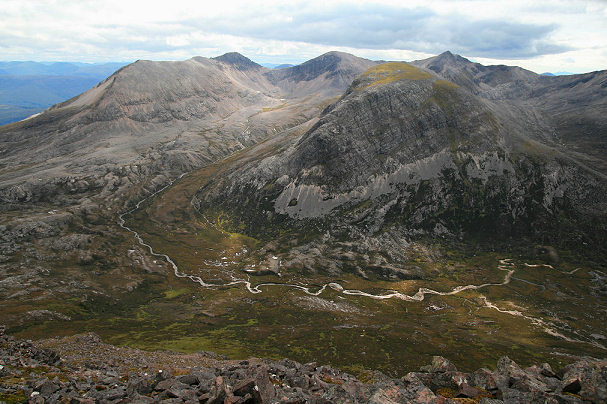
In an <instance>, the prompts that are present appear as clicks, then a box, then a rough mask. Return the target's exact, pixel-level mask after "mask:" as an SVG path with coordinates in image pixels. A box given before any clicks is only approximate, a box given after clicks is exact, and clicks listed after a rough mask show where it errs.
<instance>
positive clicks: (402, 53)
mask: <svg viewBox="0 0 607 404" xmlns="http://www.w3.org/2000/svg"><path fill="white" fill-rule="evenodd" d="M0 20H1V21H2V24H0V60H67V61H69V60H71V61H109V60H113V61H128V60H135V59H144V58H145V59H155V60H161V59H186V58H189V57H192V56H196V55H202V56H216V55H218V54H221V53H224V52H228V51H238V52H241V53H243V54H245V55H246V56H248V57H250V58H251V59H253V60H255V61H258V62H274V63H279V62H286V63H297V62H301V61H304V60H306V59H308V58H311V57H314V56H318V55H319V54H321V53H323V52H326V51H329V50H334V49H336V50H343V51H347V52H350V53H354V54H356V55H359V56H363V57H369V58H373V59H386V60H394V59H400V60H412V59H417V58H423V57H427V56H430V55H432V54H437V53H440V52H442V51H445V50H447V49H448V50H451V51H452V52H455V53H460V54H462V55H463V56H466V57H468V58H471V59H474V60H478V61H481V62H483V63H503V64H517V65H520V66H523V67H526V68H528V69H531V70H534V71H538V72H543V71H562V70H566V71H572V72H582V71H589V70H598V69H604V68H607V41H605V39H604V38H607V24H605V21H606V20H607V2H604V1H591V0H588V1H582V0H580V1H566V0H542V1H534V2H528V1H524V0H510V1H508V2H504V1H498V0H485V1H483V0H465V1H451V0H437V1H428V0H425V1H421V0H420V1H418V0H412V1H407V2H403V1H402V0H398V1H397V0H383V1H374V2H367V1H362V0H357V1H354V0H353V1H347V2H345V1H326V0H322V1H321V0H306V1H267V0H253V1H245V0H224V1H221V2H217V1H213V2H207V1H184V0H172V1H169V2H152V1H149V0H147V1H141V0H132V1H128V0H105V1H103V2H99V1H92V0H62V1H51V0H48V1H46V0H0Z"/></svg>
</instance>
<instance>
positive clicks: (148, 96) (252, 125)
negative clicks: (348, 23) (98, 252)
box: [0, 53, 373, 203]
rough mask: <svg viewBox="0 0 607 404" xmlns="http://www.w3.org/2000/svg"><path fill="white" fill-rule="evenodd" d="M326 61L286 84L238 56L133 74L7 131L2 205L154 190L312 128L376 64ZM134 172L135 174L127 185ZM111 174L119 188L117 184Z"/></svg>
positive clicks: (160, 65) (2, 149) (143, 67)
mask: <svg viewBox="0 0 607 404" xmlns="http://www.w3.org/2000/svg"><path fill="white" fill-rule="evenodd" d="M323 57H327V58H329V59H330V62H329V61H324V59H323V60H320V61H318V60H317V61H311V62H310V63H311V65H314V66H325V65H326V66H325V67H324V68H321V69H320V70H318V71H315V70H314V69H312V70H310V68H309V67H308V66H307V65H306V66H303V65H302V66H294V67H292V68H286V69H282V70H281V72H283V73H284V74H286V75H285V76H281V77H280V78H276V77H274V76H273V74H274V71H273V70H271V69H267V68H263V67H261V66H259V65H257V64H255V63H254V62H251V61H250V60H249V59H247V58H246V57H244V56H242V55H240V54H236V53H229V54H226V55H223V56H220V57H217V58H214V59H207V58H202V57H196V58H193V59H190V60H187V61H183V62H150V61H143V60H142V61H137V62H135V63H133V64H131V65H128V66H125V67H124V68H122V69H120V70H119V71H117V72H116V73H114V74H113V75H112V76H110V77H108V78H107V79H106V80H104V81H102V82H101V83H99V84H98V85H97V86H96V87H94V88H93V89H91V90H89V91H87V92H85V93H83V94H81V95H79V96H77V97H74V98H73V99H71V100H68V101H66V102H63V103H61V104H58V105H55V106H53V107H51V108H50V109H48V110H47V111H45V112H43V113H42V114H40V115H39V116H36V117H32V118H31V119H28V120H26V121H23V122H18V123H15V124H12V125H8V126H5V127H2V128H1V129H0V139H1V140H2V143H1V146H0V159H1V161H2V171H1V172H0V194H1V195H2V199H3V200H4V201H6V202H10V201H12V202H21V203H22V202H27V201H36V200H39V199H40V198H41V197H42V196H43V195H44V194H45V193H46V195H47V197H48V196H50V195H49V193H48V191H49V188H52V184H53V183H55V182H57V181H65V180H67V181H73V180H75V181H80V182H82V183H83V184H84V183H87V184H90V183H96V182H99V183H100V186H101V187H106V188H107V187H108V186H109V187H111V184H110V183H111V182H112V181H118V182H120V181H126V182H127V185H128V183H131V184H130V185H128V186H127V188H128V189H131V190H132V188H133V184H132V183H133V182H144V181H146V180H154V178H156V177H158V178H157V179H156V180H155V181H154V182H155V183H160V182H164V181H166V179H167V177H168V178H170V177H174V176H176V175H177V174H179V173H182V172H186V171H189V170H191V169H192V168H194V167H199V166H201V165H203V164H205V163H208V162H210V161H214V160H216V159H218V158H220V157H224V156H226V155H228V154H229V153H231V152H234V151H236V150H239V149H242V148H243V147H246V146H250V145H252V144H254V143H256V142H258V141H259V140H261V139H263V138H265V137H267V136H269V135H271V134H275V133H276V131H278V130H283V129H286V128H289V127H294V126H297V125H299V124H302V123H305V122H306V121H308V120H310V119H313V118H314V117H315V116H316V114H317V113H318V108H319V107H320V106H322V104H323V103H324V102H325V100H326V99H328V98H330V97H334V96H336V95H339V94H341V92H342V91H343V89H344V88H345V87H346V86H347V83H349V81H351V80H352V79H353V78H354V77H355V76H356V75H358V74H360V73H361V72H362V71H364V70H365V69H366V68H367V67H368V66H370V65H372V64H373V62H371V61H367V60H365V59H359V58H356V57H354V56H351V55H350V57H347V56H346V55H345V54H344V55H338V56H335V55H333V56H331V55H326V56H322V57H321V58H323ZM353 61H356V62H357V63H358V65H356V66H353V64H352V63H353ZM342 66H346V67H343V70H344V71H345V73H339V75H340V77H342V76H343V77H345V79H342V80H341V81H339V80H338V81H335V80H333V81H327V80H328V79H327V78H326V77H325V76H326V75H327V74H328V72H331V71H332V70H333V69H337V70H336V72H337V71H340V72H341V71H342V70H339V69H342ZM293 69H295V70H296V71H297V72H307V71H308V70H310V71H309V73H306V74H305V77H304V76H302V77H299V76H297V75H295V76H293V74H292V73H290V72H292V71H293ZM321 70H322V71H321ZM321 76H322V77H321ZM300 79H302V80H304V79H305V80H307V81H308V82H312V83H314V85H313V87H314V88H312V87H309V89H307V90H305V92H303V93H302V91H301V87H305V86H306V83H303V84H302V83H299V82H298V80H300ZM348 80H349V81H348ZM308 84H309V83H308ZM320 90H322V91H320ZM312 95H314V97H310V96H312ZM302 97H308V98H307V99H303V98H302ZM286 99H289V101H287V100H286ZM125 170H126V171H127V172H131V174H128V175H127V176H126V177H127V178H125V179H121V178H123V177H124V175H123V174H121V172H123V171H125ZM106 175H111V176H112V178H114V180H112V181H109V182H108V180H107V179H104V178H105V176H106ZM39 179H40V180H39ZM41 181H42V182H43V183H44V190H40V189H39V188H40V186H41V185H42V184H40V182H41ZM101 184H103V185H101ZM65 187H69V184H66V185H65ZM89 188H91V189H90V191H91V192H92V193H95V192H97V191H96V190H98V189H99V188H98V187H96V186H95V187H93V186H90V187H89ZM92 188H94V189H92ZM135 188H136V187H135ZM58 192H60V191H58Z"/></svg>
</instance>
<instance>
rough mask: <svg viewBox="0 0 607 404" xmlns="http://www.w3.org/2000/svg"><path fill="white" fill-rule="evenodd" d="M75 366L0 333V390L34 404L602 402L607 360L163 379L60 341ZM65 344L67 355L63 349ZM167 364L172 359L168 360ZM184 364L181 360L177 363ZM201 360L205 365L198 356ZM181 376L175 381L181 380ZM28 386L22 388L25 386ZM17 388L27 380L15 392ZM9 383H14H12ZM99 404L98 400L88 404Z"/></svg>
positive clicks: (86, 340)
mask: <svg viewBox="0 0 607 404" xmlns="http://www.w3.org/2000/svg"><path fill="white" fill-rule="evenodd" d="M62 341H64V342H63V343H62V344H61V346H62V347H63V348H67V350H66V352H70V355H71V356H72V357H73V358H77V359H76V362H75V363H78V365H77V366H75V365H74V362H72V360H73V359H68V360H60V359H59V356H58V355H57V354H56V353H54V352H52V351H49V350H45V349H41V348H39V347H37V346H36V344H35V343H32V342H27V341H21V340H18V339H15V338H13V337H11V336H7V335H4V334H3V328H2V327H0V363H1V365H0V366H2V368H1V369H0V370H1V372H2V379H0V391H2V392H4V393H3V394H5V393H6V394H8V395H9V396H10V397H23V399H28V400H29V402H31V403H34V402H35V403H44V402H73V403H90V402H117V401H119V400H122V402H127V401H128V402H135V403H151V402H159V401H162V402H166V403H193V402H199V403H207V404H211V403H212V404H225V403H231V404H237V403H249V404H251V403H258V404H261V403H274V402H282V403H301V404H304V403H327V404H330V403H331V404H332V403H344V404H345V403H376V404H393V403H433V404H456V403H462V402H464V403H466V402H480V403H485V404H499V403H527V402H530V403H536V402H537V403H571V404H574V403H582V401H584V400H585V402H596V403H602V402H605V401H606V400H607V395H606V394H605V382H606V378H605V374H606V364H607V361H606V360H594V359H584V360H581V361H578V362H576V363H573V364H571V365H569V366H567V367H565V368H564V369H563V370H562V372H560V373H559V374H562V375H563V378H562V380H561V379H559V378H558V376H557V375H556V374H555V373H554V372H553V371H552V369H551V368H550V366H549V365H548V364H542V365H534V366H531V367H529V368H526V369H524V370H523V369H521V368H520V367H519V366H518V365H517V364H516V363H515V362H514V361H512V360H511V359H509V358H508V357H503V358H501V359H500V360H499V362H498V364H497V369H496V370H495V371H491V370H488V369H479V370H477V371H475V372H473V373H465V372H459V371H457V370H455V366H453V365H452V364H451V363H450V362H449V361H448V360H447V359H445V358H442V357H435V358H433V361H432V364H431V365H429V366H428V367H427V368H426V369H427V370H428V371H426V372H410V373H408V374H406V375H405V376H404V377H402V378H399V379H394V378H390V377H388V376H386V375H383V374H381V373H379V372H377V373H376V374H375V376H376V377H375V380H374V381H373V382H371V383H363V382H361V381H359V380H357V379H356V378H355V377H354V376H352V375H349V374H347V373H344V372H342V371H340V370H339V369H335V368H332V367H330V366H318V364H316V363H308V364H305V365H302V364H300V363H297V362H295V361H292V360H282V361H271V360H259V359H250V360H245V361H238V362H237V361H230V360H225V359H224V360H219V359H214V360H213V361H214V362H213V364H214V366H210V367H202V366H198V365H196V366H190V367H188V368H173V367H171V366H170V365H169V364H174V363H176V362H180V361H181V359H183V358H185V357H187V356H188V355H186V354H183V355H182V356H177V355H178V354H170V356H168V357H167V358H166V363H165V364H166V365H167V366H166V367H164V368H163V369H161V370H158V371H152V372H149V373H148V372H147V371H143V370H134V369H133V367H132V364H131V363H129V365H128V366H124V365H117V364H118V363H120V362H121V361H125V360H127V363H128V358H125V355H136V356H137V357H138V358H139V359H138V363H139V364H140V365H141V366H143V367H145V368H149V365H151V364H152V363H156V362H154V361H155V360H156V359H154V361H152V359H151V358H152V357H155V356H156V355H157V354H159V353H153V352H145V351H138V350H132V349H129V350H126V351H122V352H120V351H118V349H116V348H114V347H111V349H108V350H105V348H108V347H109V346H107V345H105V344H103V343H102V342H101V340H100V339H99V337H97V336H95V335H94V334H86V335H82V336H79V337H76V338H74V337H68V338H63V339H62ZM66 345H68V346H66ZM78 349H86V350H90V351H91V352H96V353H99V352H102V351H103V352H104V354H103V355H104V356H103V358H101V359H102V361H100V362H95V361H93V360H91V358H87V359H86V360H84V361H83V358H82V357H80V356H78V355H74V352H75V350H78ZM162 355H168V353H167V352H163V353H162ZM178 358H181V359H178ZM197 358H199V359H200V358H202V356H198V357H197ZM32 366H33V367H40V366H44V367H45V369H48V371H47V372H48V374H53V375H57V376H56V377H54V378H53V379H52V380H51V379H49V378H47V377H40V376H36V375H35V374H34V373H31V372H30V369H31V367H32ZM175 374H176V375H175ZM21 378H22V379H21ZM16 380H22V381H21V382H19V383H17V384H15V381H16ZM5 381H10V382H5ZM91 400H93V401H91Z"/></svg>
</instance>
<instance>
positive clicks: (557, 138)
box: [412, 52, 607, 174]
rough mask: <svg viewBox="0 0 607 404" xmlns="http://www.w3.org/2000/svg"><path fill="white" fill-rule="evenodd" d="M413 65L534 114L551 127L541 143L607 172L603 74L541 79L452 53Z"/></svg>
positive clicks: (606, 103)
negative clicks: (557, 146)
mask: <svg viewBox="0 0 607 404" xmlns="http://www.w3.org/2000/svg"><path fill="white" fill-rule="evenodd" d="M412 63H413V64H414V65H415V66H419V67H423V68H426V69H429V70H431V71H433V72H434V73H436V74H438V75H440V76H441V77H444V78H446V79H447V80H450V81H452V82H454V83H457V84H458V85H460V86H463V87H465V88H467V89H468V90H469V91H471V92H472V93H474V94H477V95H480V96H482V97H484V98H487V99H491V100H498V101H502V102H505V103H507V104H508V105H509V107H510V108H513V107H514V106H516V107H518V108H520V109H522V110H530V109H531V110H533V112H532V113H534V114H537V115H541V116H542V118H543V119H545V120H546V121H547V122H548V124H549V125H550V126H552V127H553V128H552V130H551V133H549V134H547V135H546V137H545V139H544V140H546V141H554V142H556V143H559V144H564V145H566V146H567V148H569V149H572V150H574V151H577V152H579V153H581V154H580V155H577V157H578V158H580V159H583V160H585V162H586V164H588V165H589V166H591V167H593V168H596V169H599V170H600V171H601V172H602V173H603V174H607V157H606V156H607V153H606V149H605V147H606V146H605V145H606V142H605V130H604V129H605V127H606V126H607V118H606V117H605V113H604V111H605V110H606V109H607V71H604V70H603V71H597V72H591V73H585V74H576V75H567V76H544V75H539V74H535V73H533V72H530V71H528V70H525V69H522V68H520V67H516V66H504V65H499V66H483V65H481V64H479V63H472V62H470V61H469V60H468V59H465V58H463V57H461V56H459V55H453V54H451V53H450V52H445V53H443V54H441V55H438V56H435V57H432V58H429V59H425V60H419V61H415V62H412Z"/></svg>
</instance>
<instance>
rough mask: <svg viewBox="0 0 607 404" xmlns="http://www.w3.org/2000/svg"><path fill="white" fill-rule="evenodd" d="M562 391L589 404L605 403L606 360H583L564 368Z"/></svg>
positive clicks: (606, 396) (606, 395)
mask: <svg viewBox="0 0 607 404" xmlns="http://www.w3.org/2000/svg"><path fill="white" fill-rule="evenodd" d="M561 373H562V374H563V377H562V382H561V386H562V391H563V392H567V393H572V394H577V395H579V396H580V397H582V399H584V400H587V401H591V402H596V403H599V402H607V360H602V361H597V360H592V359H583V360H581V361H578V362H575V363H572V364H570V365H568V366H567V367H565V368H564V369H563V370H562V372H561Z"/></svg>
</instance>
